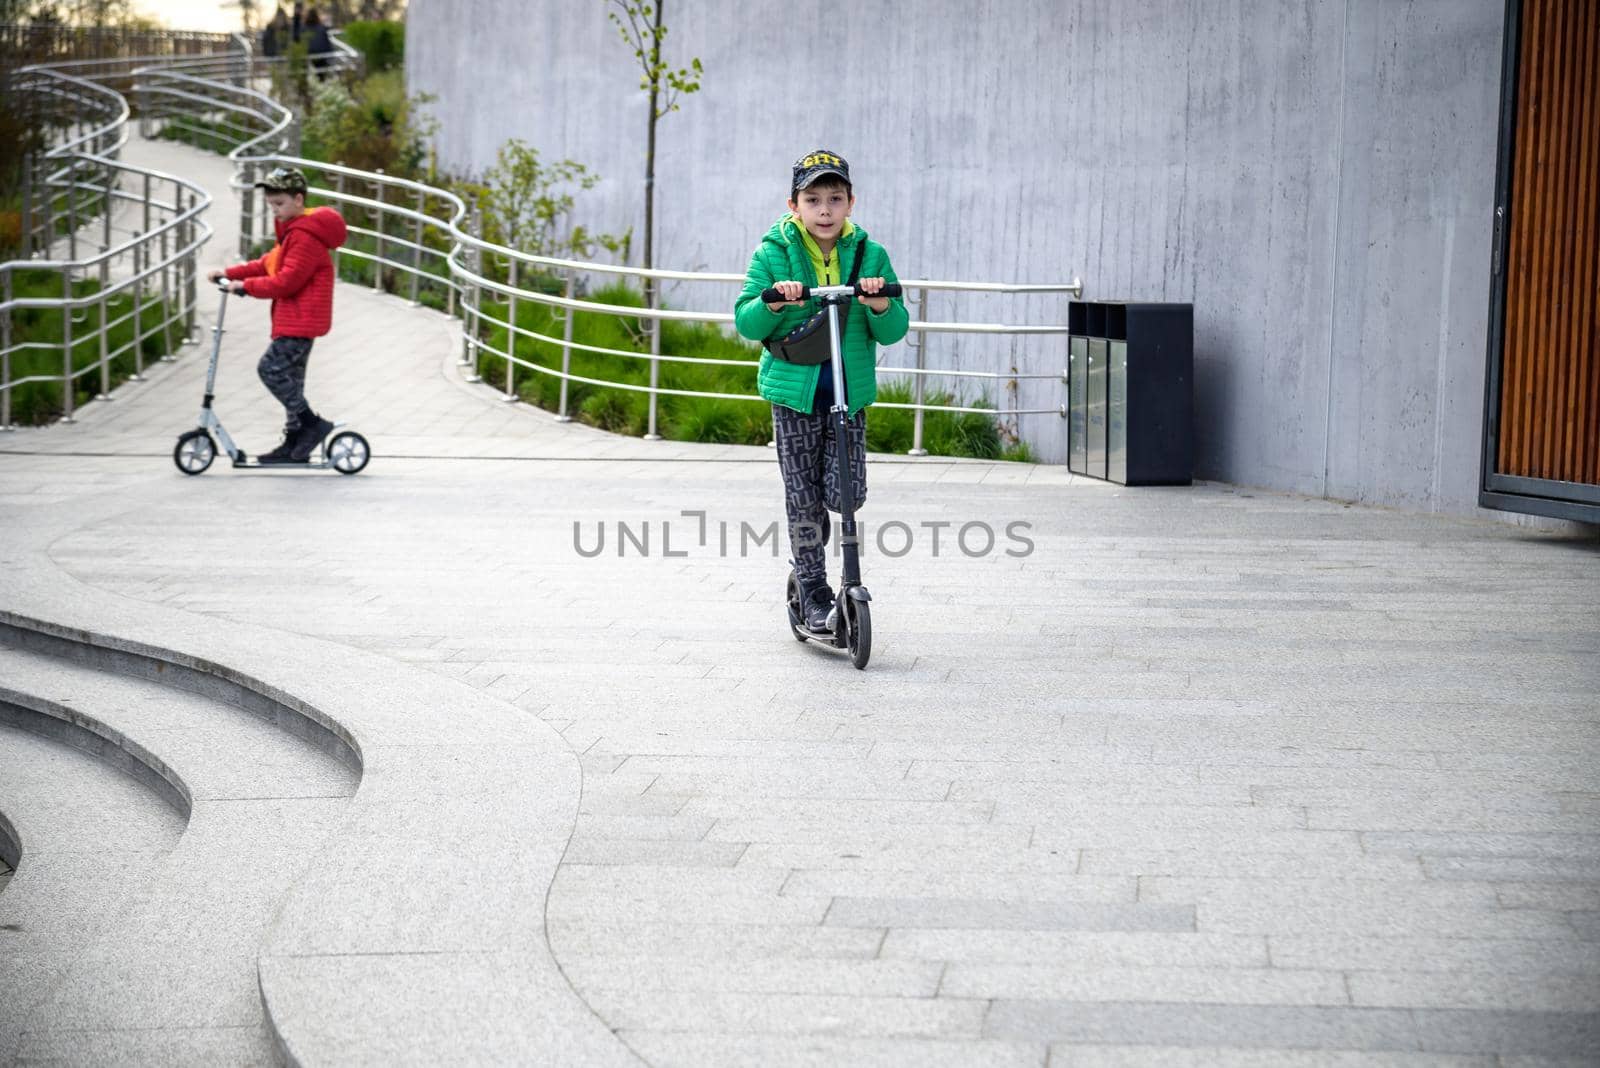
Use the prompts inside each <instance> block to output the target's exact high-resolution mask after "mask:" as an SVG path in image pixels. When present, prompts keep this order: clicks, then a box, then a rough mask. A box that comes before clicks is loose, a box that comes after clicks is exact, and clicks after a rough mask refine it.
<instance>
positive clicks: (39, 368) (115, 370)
mask: <svg viewBox="0 0 1600 1068" xmlns="http://www.w3.org/2000/svg"><path fill="white" fill-rule="evenodd" d="M99 288H100V287H99V284H98V283H96V282H94V281H81V282H77V283H75V284H74V285H73V287H72V294H73V296H76V297H83V296H89V295H91V294H93V293H96V292H98V291H99ZM12 292H13V295H14V296H16V297H59V296H61V276H60V275H59V274H57V273H56V272H54V271H47V270H30V271H18V272H17V273H16V274H14V275H13V276H12ZM100 314H101V312H100V305H99V304H91V305H89V306H87V307H85V308H82V309H79V310H78V311H77V312H75V313H73V315H74V318H73V322H72V336H73V343H72V367H73V370H74V371H79V370H84V369H86V368H89V367H92V366H94V365H95V364H96V363H98V362H99V359H100V339H99V336H98V333H97V331H98V330H99V329H100V324H101V318H100ZM167 314H168V313H167V307H166V305H164V304H163V303H162V302H161V300H160V299H159V298H152V297H151V296H150V295H149V294H148V292H147V293H146V295H145V299H144V301H143V304H142V306H141V310H140V313H139V322H138V332H142V333H143V334H144V340H143V342H142V344H141V345H140V346H139V349H140V352H141V354H142V356H143V362H144V363H146V364H148V363H150V362H152V361H153V360H156V359H159V358H160V357H161V356H162V355H163V354H164V353H165V352H166V342H165V341H164V339H163V336H162V330H161V323H162V320H163V319H164V318H165V317H166V315H167ZM105 317H106V321H107V322H110V323H113V324H115V325H113V326H112V327H111V329H110V331H109V332H108V334H107V337H106V349H107V352H108V353H117V355H115V356H113V357H112V358H111V360H109V361H108V364H107V366H108V367H109V369H110V372H111V387H112V388H113V389H115V388H116V387H117V386H118V385H120V384H121V383H122V382H124V381H126V380H127V378H128V376H129V375H131V374H133V373H134V371H135V370H136V368H137V363H136V357H135V353H134V337H135V333H136V327H135V323H134V320H133V294H132V293H131V292H124V293H121V294H119V295H117V296H115V297H110V298H107V300H106V302H105ZM119 320H126V321H122V322H119ZM182 330H183V327H182V324H181V323H176V322H175V323H173V324H172V325H171V326H169V327H168V328H167V334H168V335H170V337H171V338H172V341H173V343H174V344H176V343H177V342H178V341H179V340H180V338H181V334H182ZM63 331H64V324H63V313H62V312H61V311H59V310H56V309H54V308H18V309H16V310H14V311H13V312H12V313H11V344H12V346H13V347H16V346H20V345H39V346H43V347H42V348H30V349H23V350H22V351H20V352H13V353H12V354H11V377H12V380H13V381H15V380H17V379H22V378H29V377H33V376H35V375H60V374H61V370H62V362H63V360H62V357H63V352H62V343H63V341H64V338H65V334H64V332H63ZM119 350H122V351H120V352H119ZM99 392H100V375H99V374H98V373H95V372H91V373H88V374H85V375H83V376H82V377H80V378H78V379H77V382H76V385H75V387H74V389H73V408H74V409H77V408H78V407H81V406H82V405H83V404H85V403H87V402H88V401H89V399H90V398H91V397H93V396H94V395H95V394H97V393H99ZM11 394H12V396H11V418H12V421H13V422H15V423H19V424H22V425H42V424H44V423H48V422H50V421H52V420H54V419H56V418H58V417H59V416H60V415H61V414H62V411H63V408H64V398H63V395H62V392H61V384H60V383H59V382H29V383H26V384H24V385H19V386H17V387H15V388H14V389H12V391H11Z"/></svg>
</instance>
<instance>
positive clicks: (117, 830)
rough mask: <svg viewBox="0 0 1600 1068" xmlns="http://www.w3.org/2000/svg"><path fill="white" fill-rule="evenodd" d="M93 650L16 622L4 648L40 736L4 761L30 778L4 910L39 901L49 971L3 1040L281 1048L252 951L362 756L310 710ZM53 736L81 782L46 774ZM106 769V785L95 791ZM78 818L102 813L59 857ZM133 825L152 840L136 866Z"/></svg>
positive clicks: (32, 913) (120, 1054)
mask: <svg viewBox="0 0 1600 1068" xmlns="http://www.w3.org/2000/svg"><path fill="white" fill-rule="evenodd" d="M19 645H31V646H33V648H19V647H18V646H19ZM45 650H48V651H45ZM80 652H81V648H80V647H75V646H74V645H72V644H71V643H68V642H64V641H61V640H59V639H46V638H43V637H41V636H37V635H35V636H28V635H24V634H17V633H14V632H13V633H12V634H10V635H9V640H8V644H5V645H0V679H4V680H5V681H4V683H3V684H0V702H3V703H4V704H5V705H6V706H7V708H8V718H9V720H10V722H11V723H12V724H13V725H14V726H18V725H20V726H21V727H23V728H25V729H29V730H32V731H33V732H34V733H35V735H36V737H33V738H32V739H31V749H29V750H28V751H27V752H24V753H21V754H19V757H18V759H17V760H16V761H7V763H14V764H16V765H18V766H20V767H22V768H25V769H27V770H28V771H29V772H30V774H29V775H28V776H27V777H26V779H27V782H26V783H23V782H20V781H19V783H17V784H15V785H13V784H12V782H11V781H10V780H9V778H8V781H7V783H6V785H4V786H0V807H3V808H4V809H5V810H6V811H7V812H8V814H10V817H11V822H12V824H13V825H14V827H15V829H16V830H17V832H18V833H17V835H16V837H17V839H18V840H19V842H20V845H21V857H20V859H19V861H18V875H17V876H16V878H15V880H14V881H13V883H12V885H11V887H10V888H9V890H8V891H7V893H6V897H5V900H4V901H3V902H0V916H9V915H21V916H25V917H29V920H28V922H27V923H25V924H20V926H22V927H23V928H24V930H25V931H29V932H36V933H33V934H29V935H27V936H25V938H24V941H23V943H22V945H23V947H24V948H25V949H28V950H30V951H34V952H37V953H40V954H43V955H44V957H45V960H46V961H47V962H48V964H49V965H50V967H49V968H48V969H46V974H49V975H50V976H51V979H50V981H49V982H44V983H41V982H38V981H36V980H33V981H29V982H27V983H26V984H24V986H25V987H26V989H28V990H30V991H32V992H34V994H35V995H37V996H36V997H35V998H34V999H32V1004H31V1005H30V1006H29V1007H28V1008H27V1009H26V1014H25V1016H24V1017H23V1018H22V1019H21V1020H18V1021H9V1022H10V1023H11V1027H10V1028H9V1035H8V1036H7V1037H6V1038H5V1039H4V1040H3V1041H7V1042H9V1043H10V1044H11V1045H12V1046H14V1047H15V1052H16V1055H17V1056H18V1057H19V1058H20V1059H23V1060H29V1059H35V1058H37V1059H45V1060H53V1059H64V1060H66V1061H69V1062H75V1063H102V1062H105V1061H127V1062H147V1061H153V1060H159V1061H161V1062H163V1063H171V1064H184V1063H192V1064H210V1063H219V1062H227V1063H270V1062H271V1060H272V1057H273V1046H272V1040H271V1036H270V1033H269V1031H268V1028H267V1026H266V1020H265V1016H264V1013H263V1009H262V1005H261V997H260V992H259V989H258V983H257V974H256V963H257V957H258V955H259V953H260V950H261V948H262V946H263V944H264V942H265V940H266V938H267V935H268V932H269V929H270V927H271V924H272V921H273V918H274V916H275V915H276V912H277V909H278V907H279V905H280V903H281V901H282V899H283V897H284V895H285V893H286V891H287V890H288V888H289V887H290V886H291V885H292V884H293V882H294V881H295V880H296V879H297V878H298V877H299V876H300V875H302V874H303V873H304V871H305V869H306V866H307V864H308V863H309V862H310V858H312V857H314V856H315V855H316V854H317V853H318V852H319V851H320V850H321V849H322V848H323V846H324V844H325V842H326V839H327V837H328V835H329V833H330V832H331V830H332V828H333V827H334V826H335V825H336V824H337V822H338V821H339V820H340V819H341V818H342V817H343V815H344V814H345V812H346V810H347V809H348V806H349V799H350V797H351V795H352V794H353V793H354V792H355V788H356V784H357V773H356V771H355V769H354V768H353V767H352V766H351V765H352V764H353V763H354V758H353V754H351V753H350V752H349V750H348V748H347V747H345V746H343V745H342V743H339V742H338V741H337V740H336V739H333V738H332V737H331V736H330V735H328V734H327V732H326V731H319V730H315V729H310V727H309V724H307V722H306V721H304V720H303V719H301V718H299V717H289V718H285V717H282V716H275V715H271V714H268V715H262V714H258V712H257V711H249V710H246V709H245V708H243V707H240V705H239V704H237V703H232V702H230V701H228V700H225V699H224V697H225V694H223V693H221V692H219V693H214V694H209V695H208V694H203V693H195V692H191V690H188V689H183V688H180V687H181V686H183V685H184V684H186V683H187V684H188V685H189V686H190V687H191V688H200V689H204V688H205V687H204V686H203V685H201V684H200V680H197V679H196V678H195V677H193V676H188V677H186V676H185V674H184V673H183V672H179V671H170V670H167V669H161V670H159V671H156V670H155V669H154V668H153V667H152V666H151V665H148V664H146V665H143V666H141V665H139V664H138V663H136V662H134V661H132V660H131V659H129V658H123V661H122V662H120V663H118V662H116V661H115V660H114V659H113V661H112V662H111V663H109V664H106V666H108V667H113V668H115V667H120V668H122V669H124V671H123V672H115V671H103V670H98V669H97V668H95V667H91V666H88V665H86V664H84V663H82V662H80V661H81V659H82V658H81V656H80ZM53 654H54V655H53ZM140 673H153V674H157V675H160V676H164V677H163V678H162V680H161V681H160V682H157V681H154V680H152V679H146V678H141V677H138V674H140ZM170 683H178V684H179V685H178V686H174V685H170ZM297 719H298V720H299V722H298V723H297V722H295V720H297ZM280 720H281V722H280ZM285 727H289V728H291V729H287V730H286V729H284V728H285ZM10 733H11V735H13V736H20V737H22V738H25V739H26V738H28V736H26V735H21V734H20V731H18V730H15V729H14V730H12V731H11V732H10ZM46 739H48V740H46ZM16 744H17V745H18V747H19V748H27V747H28V744H29V742H27V741H22V742H16ZM40 747H44V748H45V749H46V750H49V751H51V752H53V753H54V754H55V756H56V760H55V762H56V763H59V762H62V761H66V762H69V763H72V764H73V765H74V766H78V765H83V764H85V763H87V764H88V765H89V767H88V768H87V769H81V768H80V774H79V775H78V776H76V777H74V778H73V779H71V780H70V781H69V780H66V779H56V778H53V777H51V776H48V775H42V774H40V773H39V769H40V768H41V767H49V766H51V765H50V762H48V761H45V759H44V757H42V756H41V755H40ZM69 747H70V748H69ZM74 750H76V751H74ZM341 750H342V751H343V752H344V754H345V759H340V756H339V754H340V751H341ZM86 752H87V753H88V754H89V755H85V754H86ZM46 755H48V753H47V754H46ZM96 769H98V775H99V778H100V779H101V780H108V782H106V783H103V784H102V788H101V789H100V791H99V792H98V793H95V792H92V791H89V792H84V791H82V784H81V781H80V780H83V779H85V778H89V779H92V778H93V777H94V773H95V771H96ZM118 780H120V781H121V782H122V783H124V784H126V783H132V782H134V780H139V781H138V783H137V785H138V786H140V787H142V792H143V795H144V796H143V807H142V808H141V807H138V806H136V805H134V804H133V803H132V802H131V801H130V800H129V799H128V798H126V797H122V798H116V797H112V798H109V799H108V798H107V791H108V790H110V789H111V785H110V783H112V782H116V781H118ZM29 784H31V786H30V785H29ZM19 795H20V796H19ZM30 798H31V799H30ZM95 805H98V806H99V807H98V808H94V807H93V806H95ZM152 806H154V807H156V808H159V809H161V810H164V811H163V812H162V816H163V817H164V818H165V820H166V822H167V823H170V824H175V826H174V827H173V828H171V829H172V830H175V831H178V832H181V833H173V834H171V835H170V840H169V841H164V842H163V843H162V844H161V846H160V848H159V849H156V848H154V847H153V845H152V844H151V843H148V842H147V841H146V839H145V837H143V836H142V835H143V834H144V831H145V825H146V823H148V822H150V820H151V819H153V818H154V817H150V816H148V815H147V810H149V809H150V808H152ZM86 809H87V810H88V811H86ZM185 817H187V822H186V824H185ZM130 819H131V820H132V822H131V823H130ZM63 820H65V823H66V828H67V829H66V830H65V831H63V830H61V829H60V828H59V827H57V826H56V825H57V824H58V823H60V822H62V821H63ZM80 824H88V825H89V826H92V827H95V828H99V829H98V831H96V832H95V833H94V834H92V835H89V836H88V837H86V838H85V839H84V840H83V841H80V842H77V843H75V844H74V845H73V847H72V849H71V853H72V855H73V856H75V857H77V858H79V859H77V860H76V861H75V862H74V863H72V864H69V865H66V866H65V867H62V866H60V865H61V863H62V862H61V861H59V860H53V858H54V857H55V855H56V854H55V852H54V851H53V850H52V849H51V848H50V847H49V846H48V845H46V844H45V843H50V842H52V841H53V840H57V839H60V838H61V837H62V835H63V834H69V833H72V831H73V829H74V828H76V827H78V826H79V825H80ZM53 828H54V829H53ZM83 833H85V834H88V832H83ZM130 836H131V837H130ZM35 842H39V843H41V845H40V846H39V847H36V846H35V845H34V843H35ZM129 842H132V843H134V844H137V845H140V846H141V847H143V846H147V845H148V846H151V848H148V849H145V850H144V851H143V852H141V853H140V854H139V855H138V856H137V857H136V858H133V861H134V862H132V863H130V858H129V857H128V855H127V848H128V843H129ZM41 848H43V849H44V850H45V851H44V852H40V851H39V850H40V849H41ZM80 900H82V901H85V902H86V903H85V904H84V905H83V906H79V905H78V904H77V902H78V901H80ZM62 902H66V903H67V904H66V905H65V906H63V905H62ZM41 921H47V922H41ZM10 922H12V921H10V920H4V921H0V923H10ZM63 931H65V932H69V934H63V933H61V932H63ZM16 933H17V932H10V931H6V932H5V933H0V939H6V938H10V937H12V936H14V935H15V934H16ZM0 1000H5V999H0Z"/></svg>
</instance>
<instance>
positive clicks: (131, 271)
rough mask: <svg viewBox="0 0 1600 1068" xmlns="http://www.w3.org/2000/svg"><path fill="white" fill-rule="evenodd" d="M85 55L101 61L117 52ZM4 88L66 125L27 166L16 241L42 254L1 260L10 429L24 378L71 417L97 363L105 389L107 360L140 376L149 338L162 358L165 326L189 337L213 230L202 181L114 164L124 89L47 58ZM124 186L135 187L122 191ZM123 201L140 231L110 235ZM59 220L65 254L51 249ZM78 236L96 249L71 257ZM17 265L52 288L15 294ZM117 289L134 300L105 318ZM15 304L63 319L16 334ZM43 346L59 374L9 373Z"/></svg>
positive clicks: (0, 364) (3, 415)
mask: <svg viewBox="0 0 1600 1068" xmlns="http://www.w3.org/2000/svg"><path fill="white" fill-rule="evenodd" d="M94 62H98V63H101V64H102V65H105V64H108V63H110V64H114V63H123V62H126V60H125V59H112V60H103V61H94ZM72 65H74V66H78V67H82V66H83V64H72ZM7 88H8V90H9V91H11V92H15V93H18V94H24V95H27V96H29V97H31V98H32V99H33V101H34V102H35V104H36V105H37V106H39V107H41V108H42V109H44V110H45V111H46V112H47V119H46V125H47V126H64V127H65V128H66V130H67V132H66V135H65V136H64V137H62V138H60V139H58V141H57V143H55V144H53V145H51V146H50V147H49V148H48V149H47V150H46V151H45V152H44V153H42V154H41V155H40V156H39V157H36V158H35V159H33V160H30V161H28V164H27V167H28V169H27V181H28V188H27V189H26V190H25V193H24V197H23V215H24V223H23V227H22V229H23V240H24V243H25V248H26V249H27V250H29V251H31V250H32V248H33V246H34V245H35V243H37V244H38V245H39V246H40V247H41V248H42V249H43V251H44V255H43V256H42V257H39V256H29V257H28V258H25V259H21V260H11V261H8V262H4V263H0V429H3V430H9V429H11V428H12V427H11V415H12V406H13V404H12V402H13V397H14V395H15V392H16V390H17V389H18V388H19V387H21V386H26V385H29V384H32V383H48V382H54V383H58V384H59V385H60V387H61V395H62V398H61V410H62V417H63V420H64V421H66V422H71V421H72V419H73V409H74V399H75V398H74V393H75V390H76V388H77V383H78V381H79V380H80V379H82V378H83V377H85V376H87V375H89V374H92V373H95V372H96V371H98V377H99V387H100V390H99V395H100V396H106V395H107V394H108V393H109V392H110V389H111V385H112V379H111V367H112V365H113V363H114V362H115V361H118V360H119V359H121V358H122V357H123V356H124V355H127V354H129V353H130V352H131V354H132V356H133V364H134V368H133V374H132V376H131V377H132V378H134V379H138V378H140V377H141V376H142V375H143V372H144V343H145V341H146V339H147V338H150V337H153V336H156V335H157V334H159V336H160V338H161V340H162V346H163V351H164V353H165V355H164V356H163V358H164V359H170V358H171V357H172V355H173V353H174V351H175V348H176V346H175V345H174V343H173V339H174V327H176V336H177V338H178V343H179V344H182V343H183V342H184V341H186V340H187V339H188V335H189V332H190V329H191V327H192V323H193V311H194V298H195V285H194V282H195V258H196V255H197V253H198V251H199V249H200V247H201V246H202V245H204V243H205V242H206V241H208V240H209V239H210V237H211V233H212V231H211V227H210V226H209V225H207V224H206V223H205V221H204V219H203V214H204V212H205V210H206V208H207V207H209V206H210V202H211V198H210V195H209V194H208V193H207V192H206V190H205V189H204V188H202V187H201V186H199V185H197V184H195V183H194V182H191V181H189V180H187V179H185V178H181V177H179V176H177V175H172V174H167V173H165V172H162V171H157V170H153V169H149V168H144V167H137V166H133V165H131V164H127V163H124V162H122V161H121V160H120V158H119V156H120V154H121V150H122V148H123V146H124V145H125V144H126V142H127V139H128V129H127V126H128V119H129V116H130V110H129V105H128V101H127V98H126V97H125V96H123V94H121V93H119V92H117V91H116V90H115V89H114V88H113V87H111V86H108V85H104V84H101V83H100V82H99V81H96V80H95V79H93V78H89V77H84V76H83V75H82V74H77V73H72V72H70V71H66V70H62V69H58V66H56V65H51V64H35V65H31V66H28V67H24V68H21V69H19V70H18V71H16V72H15V74H14V75H13V76H12V78H11V79H10V82H9V84H8V87H7ZM130 183H131V184H132V185H133V187H134V188H133V189H129V188H126V186H127V185H129V184H130ZM58 205H59V208H58ZM126 205H137V206H139V207H140V208H142V211H140V212H139V216H140V219H141V224H142V225H141V228H140V229H139V230H137V231H135V232H133V233H131V234H128V235H127V236H126V237H120V236H118V237H114V236H113V220H114V217H115V215H116V213H117V208H118V207H119V206H126ZM80 209H81V210H80ZM94 220H98V221H99V223H100V225H99V227H98V230H99V232H98V234H90V233H88V232H87V231H83V230H82V228H81V227H80V222H93V221H94ZM63 221H64V222H65V234H64V235H63V238H64V244H65V252H66V254H65V255H64V256H52V255H51V254H50V253H51V250H52V248H53V247H54V246H55V244H56V242H57V240H58V237H57V235H58V231H60V230H61V229H62V223H63ZM36 222H37V224H36ZM82 241H89V242H91V243H92V244H93V245H95V246H96V248H95V251H92V252H90V253H88V254H86V255H80V254H79V252H78V246H79V244H80V242H82ZM23 272H28V273H29V274H30V275H33V274H37V273H40V272H43V273H51V274H55V275H56V276H58V278H59V280H60V295H59V296H49V297H44V296H22V295H18V294H17V293H16V280H17V277H18V276H19V275H21V274H22V273H23ZM113 272H116V276H115V277H113ZM91 277H95V278H97V282H98V284H97V285H96V286H95V287H94V289H93V291H92V292H77V291H75V290H76V288H77V287H76V285H75V283H76V282H77V281H79V280H87V279H90V278H91ZM125 296H127V297H131V302H130V307H129V309H128V310H127V311H126V312H125V313H124V312H120V311H118V313H117V314H115V315H113V308H112V304H113V302H120V301H121V299H122V298H124V297H125ZM91 308H98V310H99V315H98V317H97V318H94V319H90V317H89V316H88V315H87V310H88V309H91ZM152 308H156V309H159V315H158V318H159V321H158V322H156V323H154V324H151V323H149V322H148V321H147V320H148V314H147V313H148V312H149V311H150V310H151V309H152ZM20 309H44V310H55V311H58V312H59V313H60V314H61V324H62V326H61V340H60V342H59V343H53V342H27V341H21V342H17V341H14V339H13V337H12V333H13V316H12V313H13V312H14V311H16V310H20ZM124 327H126V328H128V332H129V334H130V337H129V339H128V340H127V341H125V342H121V343H118V344H115V345H114V344H113V343H112V340H111V335H112V333H113V332H114V331H117V330H119V329H122V328H124ZM80 328H81V329H80ZM86 344H87V345H91V346H93V347H94V348H95V349H97V350H98V358H97V359H96V360H94V361H93V362H91V363H89V364H87V365H86V366H83V367H78V366H76V363H77V360H76V358H75V357H76V354H77V353H78V351H79V350H80V349H81V348H83V347H84V346H85V345H86ZM41 350H42V351H44V352H46V353H55V354H56V355H57V356H58V357H59V359H60V361H61V364H60V366H61V371H60V373H59V374H55V373H50V374H42V373H30V374H23V375H13V365H14V358H15V357H18V356H20V355H23V354H27V353H37V352H40V351H41ZM47 358H48V357H47Z"/></svg>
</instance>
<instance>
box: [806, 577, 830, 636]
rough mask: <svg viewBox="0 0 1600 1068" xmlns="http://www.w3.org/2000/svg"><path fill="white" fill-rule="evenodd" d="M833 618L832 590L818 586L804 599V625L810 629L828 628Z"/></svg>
mask: <svg viewBox="0 0 1600 1068" xmlns="http://www.w3.org/2000/svg"><path fill="white" fill-rule="evenodd" d="M832 618H833V590H831V589H829V588H828V587H827V586H825V585H824V586H819V587H817V588H816V589H815V590H812V591H811V596H810V598H808V599H807V600H806V626H807V628H809V629H811V630H828V629H830V628H829V621H830V620H831V619H832Z"/></svg>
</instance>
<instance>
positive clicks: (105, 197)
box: [100, 163, 116, 286]
mask: <svg viewBox="0 0 1600 1068" xmlns="http://www.w3.org/2000/svg"><path fill="white" fill-rule="evenodd" d="M115 173H116V169H115V168H113V167H112V166H111V165H110V164H109V163H108V164H106V167H105V174H106V185H105V192H104V193H103V194H102V200H101V202H100V214H101V219H102V226H101V229H100V242H101V244H100V253H101V260H100V284H101V285H102V286H104V285H106V284H107V283H108V282H109V281H110V280H111V261H110V260H109V259H107V258H106V257H105V253H107V252H110V251H111V203H112V201H111V184H112V182H113V181H114V179H113V178H112V175H113V174H115Z"/></svg>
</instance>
